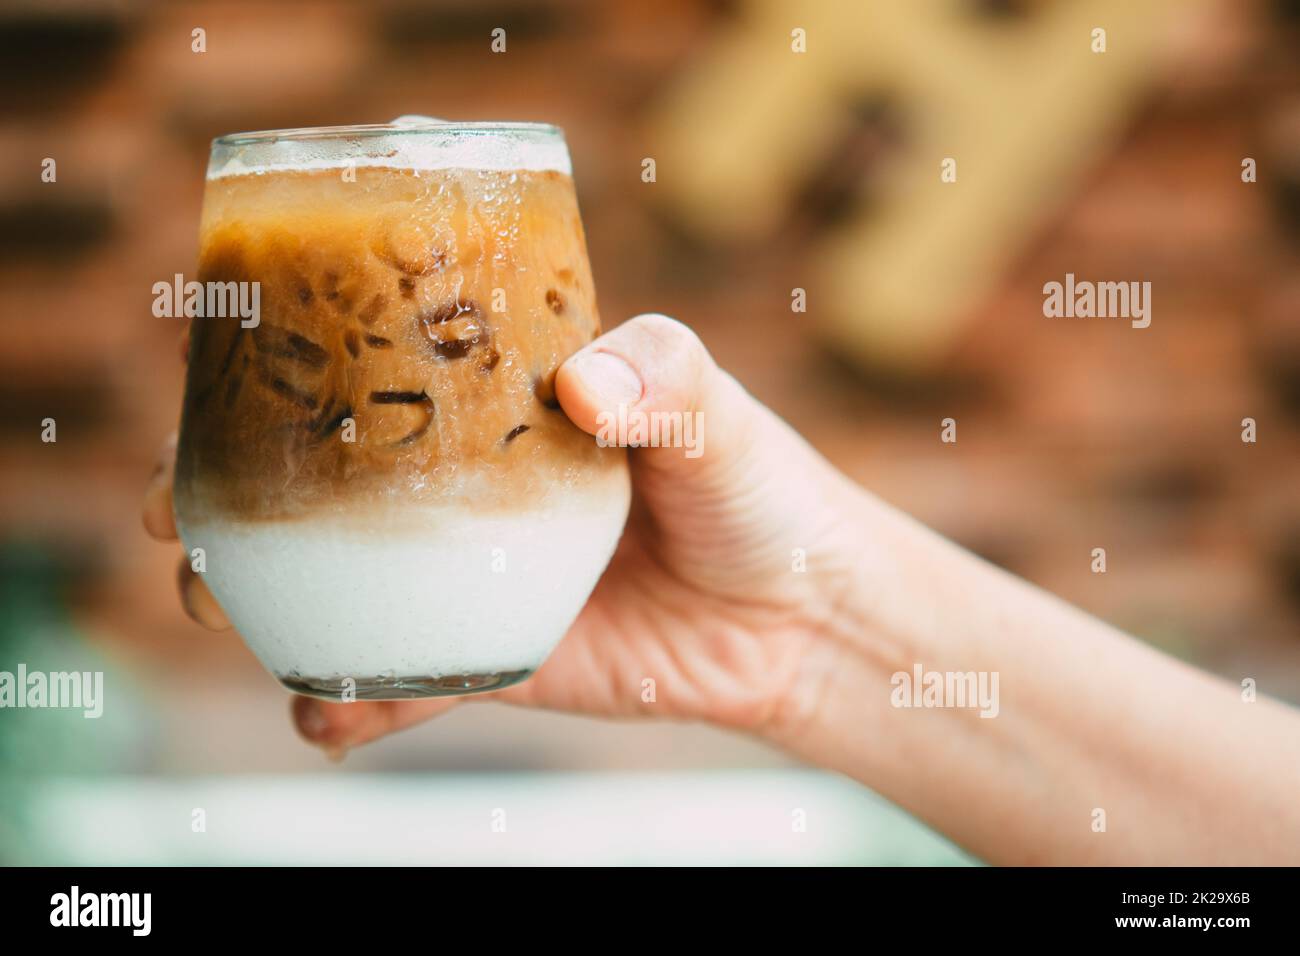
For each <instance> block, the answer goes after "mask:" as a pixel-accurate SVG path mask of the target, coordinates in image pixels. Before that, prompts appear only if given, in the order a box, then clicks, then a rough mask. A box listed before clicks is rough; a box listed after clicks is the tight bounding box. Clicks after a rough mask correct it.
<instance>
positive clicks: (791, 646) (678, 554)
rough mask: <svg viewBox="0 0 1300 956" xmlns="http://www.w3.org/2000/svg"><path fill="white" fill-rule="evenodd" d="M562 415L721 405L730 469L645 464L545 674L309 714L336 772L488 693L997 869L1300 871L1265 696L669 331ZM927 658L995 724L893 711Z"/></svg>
mask: <svg viewBox="0 0 1300 956" xmlns="http://www.w3.org/2000/svg"><path fill="white" fill-rule="evenodd" d="M556 394H557V396H558V398H559V400H560V403H561V405H562V406H563V408H564V411H565V413H566V414H567V415H568V416H569V418H570V419H572V420H573V422H574V423H575V424H576V425H577V426H578V427H579V428H582V429H583V430H584V431H587V432H589V433H592V434H594V433H595V432H596V430H597V415H598V414H599V413H600V412H601V410H609V411H615V410H616V409H617V408H618V405H619V403H620V402H626V403H628V404H629V405H630V406H631V407H632V408H634V409H637V410H640V411H646V412H649V411H700V412H702V413H703V415H704V436H705V443H704V453H703V454H702V455H701V456H699V457H697V458H689V457H687V456H686V455H684V454H683V451H682V449H680V448H642V449H633V450H632V451H631V452H630V453H629V455H630V463H631V468H632V478H633V488H634V496H633V505H632V514H631V517H630V519H629V521H628V527H627V530H626V532H625V534H624V537H623V540H622V542H621V543H620V545H619V548H618V552H617V553H616V555H615V557H614V559H613V561H612V563H611V564H610V566H609V569H608V570H607V571H606V573H605V575H604V577H603V578H602V579H601V581H600V583H599V584H598V585H597V587H596V590H595V592H594V593H593V594H592V596H591V599H590V601H589V602H588V603H587V606H586V608H585V609H584V610H583V612H582V614H581V615H580V616H579V618H578V620H577V622H576V623H575V624H574V625H573V628H572V630H571V631H570V632H569V634H568V635H567V636H566V637H565V639H564V640H563V642H561V644H560V646H559V647H558V648H557V649H556V651H555V652H554V654H552V656H551V658H550V659H549V660H548V661H547V662H546V664H545V665H544V666H543V667H542V668H541V669H540V670H539V671H538V672H537V673H536V674H535V675H534V676H533V677H532V678H531V679H529V680H528V681H526V682H524V683H522V684H519V685H516V686H514V687H511V688H508V689H506V690H503V691H499V692H496V693H491V694H484V695H476V696H472V697H464V698H442V699H436V700H423V701H386V702H355V703H346V704H345V703H338V704H335V703H329V702H325V701H320V700H315V699H311V698H306V697H295V698H294V699H293V702H292V708H291V709H292V715H293V720H294V722H295V724H296V726H297V728H298V730H299V732H300V733H301V734H302V735H303V736H304V737H305V738H306V739H307V740H309V741H311V742H312V743H314V744H317V745H319V746H321V747H322V748H324V749H325V750H326V751H328V752H331V753H334V754H338V753H342V752H345V751H346V750H347V749H348V748H352V747H357V746H360V745H362V744H365V743H367V742H369V741H371V740H374V739H376V738H378V737H382V736H384V735H386V734H390V733H393V732H395V731H398V730H401V729H403V728H405V727H409V726H411V725H413V724H417V723H420V722H422V721H425V720H428V719H430V718H433V717H436V716H438V715H439V714H442V713H445V712H446V711H448V710H449V709H451V708H452V707H458V706H464V705H467V704H473V703H474V702H475V701H479V700H495V701H502V702H505V703H509V704H517V705H521V706H525V707H544V708H549V709H554V710H562V711H569V712H573V713H581V714H587V715H591V716H595V717H627V718H631V717H643V718H660V719H665V718H666V719H673V720H692V721H704V722H708V723H712V724H716V725H719V726H722V727H727V728H730V729H733V730H738V731H741V732H744V733H748V734H752V735H754V736H756V737H758V738H760V739H762V740H765V741H767V742H769V743H771V744H772V745H774V746H776V747H780V748H782V749H784V750H786V751H787V752H789V753H791V754H793V755H795V756H796V757H798V758H800V759H801V760H803V761H805V762H807V763H809V764H812V765H816V766H820V767H826V768H830V769H832V770H836V771H839V772H841V773H844V774H847V775H848V776H850V777H853V778H854V779H856V780H859V781H861V782H862V783H864V784H866V785H867V786H870V787H872V788H873V789H875V790H876V791H878V792H880V793H881V794H883V795H885V796H886V797H888V798H890V799H891V800H893V801H894V802H896V803H898V804H899V805H900V806H902V807H904V808H906V809H907V810H909V811H911V812H912V813H913V814H915V815H916V816H917V817H919V818H920V819H922V820H924V821H926V822H927V823H929V824H930V825H931V826H933V827H934V828H935V829H937V830H939V831H940V832H942V833H944V834H946V835H947V836H949V837H950V838H951V839H952V840H954V841H955V842H956V843H958V844H959V845H961V846H963V847H964V848H966V849H967V850H969V851H970V852H971V853H973V854H974V855H976V856H978V857H980V858H981V859H984V860H987V861H989V862H992V863H999V864H1139V865H1142V864H1173V865H1180V864H1210V865H1215V864H1292V865H1294V864H1300V712H1297V711H1296V710H1295V709H1293V708H1290V707H1287V706H1285V705H1283V704H1281V703H1278V702H1275V701H1271V700H1269V699H1267V698H1266V697H1264V696H1260V697H1259V698H1258V699H1257V700H1254V701H1246V700H1243V694H1242V691H1241V688H1240V687H1238V686H1236V685H1235V684H1230V683H1227V682H1225V681H1222V680H1220V679H1218V678H1215V677H1212V676H1210V675H1208V674H1205V673H1202V672H1200V671H1197V670H1196V669H1194V668H1192V667H1190V666H1188V665H1185V664H1183V663H1181V662H1178V661H1176V660H1173V659H1171V658H1168V657H1166V656H1164V655H1162V654H1160V653H1158V652H1157V651H1155V650H1153V649H1151V648H1149V647H1147V646H1146V645H1144V644H1142V643H1140V642H1139V641H1137V640H1134V639H1133V638H1131V637H1129V636H1127V635H1125V634H1123V633H1121V632H1119V631H1117V630H1116V629H1114V628H1112V627H1110V626H1109V625H1107V624H1105V623H1103V622H1101V621H1099V620H1096V619H1095V618H1092V617H1090V616H1088V615H1086V614H1084V613H1083V612H1081V611H1079V610H1077V609H1075V608H1073V607H1071V606H1070V605H1068V604H1066V603H1064V602H1062V601H1060V600H1059V599H1057V598H1055V597H1053V596H1052V595H1050V594H1047V593H1045V592H1043V591H1041V590H1038V589H1037V588H1035V587H1033V586H1032V585H1030V584H1028V583H1026V582H1024V581H1022V580H1019V579H1018V578H1015V577H1013V576H1012V575H1010V574H1007V573H1006V572H1004V571H1001V570H999V569H998V568H995V567H993V566H991V565H989V564H987V563H985V562H983V561H982V560H980V559H979V558H977V557H975V556H973V555H971V554H970V553H968V552H966V551H963V550H962V549H961V548H959V547H957V546H956V545H954V544H952V543H951V542H949V541H947V540H945V539H943V538H942V537H940V536H939V535H937V534H935V533H934V532H932V531H930V530H928V529H926V528H925V527H923V526H921V525H920V524H918V523H916V522H915V521H913V520H912V519H910V518H908V517H907V516H906V515H903V514H901V513H899V512H898V511H895V510H894V509H892V508H890V507H889V506H888V505H886V504H884V503H883V502H881V501H880V500H878V499H877V498H875V497H873V496H872V495H871V494H870V493H868V492H867V491H865V490H864V489H862V488H860V487H858V486H856V485H854V484H853V483H851V482H850V481H848V480H847V479H846V478H845V477H844V476H842V475H841V474H840V473H839V472H837V471H836V470H835V469H834V468H833V467H832V466H831V465H830V464H829V463H828V462H827V461H826V460H825V459H823V458H822V457H821V456H820V455H819V454H818V453H817V452H816V451H814V450H813V449H812V448H811V447H810V446H809V445H807V444H806V443H805V442H804V441H803V440H802V439H801V438H800V437H799V436H798V435H797V434H796V433H795V432H794V431H793V430H791V429H790V428H789V427H788V426H787V425H786V424H785V423H784V422H782V421H781V420H780V419H779V418H777V417H776V416H775V415H774V414H772V413H771V412H770V411H769V410H768V409H766V408H765V407H763V406H762V405H761V404H760V403H758V402H757V401H756V400H755V399H754V398H752V397H751V396H750V395H749V394H748V393H747V392H746V391H745V390H744V389H743V388H742V387H741V386H740V385H739V384H738V383H737V382H736V381H735V379H733V378H732V377H731V376H729V375H727V374H726V373H725V372H723V371H722V370H721V369H719V368H718V367H717V365H716V364H715V363H714V361H713V360H712V358H711V357H710V356H709V354H708V352H707V351H706V350H705V348H704V346H703V345H702V344H701V343H700V341H699V339H698V338H696V336H695V335H694V333H692V332H691V331H690V330H689V329H688V328H686V327H685V326H683V325H681V324H680V323H678V322H675V321H673V320H671V319H668V318H665V317H663V316H657V315H646V316H638V317H636V318H634V319H632V320H630V321H628V322H626V323H624V324H623V325H622V326H619V327H618V328H616V329H614V330H612V331H610V332H608V333H606V334H605V335H604V336H602V337H601V338H599V339H597V340H596V341H595V342H594V343H592V344H591V345H589V346H588V347H587V348H585V349H583V350H582V351H581V352H579V353H577V354H576V355H575V356H573V357H571V358H570V359H569V360H568V361H567V362H566V363H565V364H564V366H562V367H561V369H560V372H559V375H558V376H557V380H556ZM173 451H174V442H169V443H168V445H167V447H166V448H165V450H164V454H163V460H162V463H161V464H160V466H159V470H158V472H157V473H156V474H155V476H154V479H153V481H152V482H151V484H150V487H149V490H148V493H147V495H146V500H145V505H144V523H145V527H146V528H147V529H148V530H149V532H150V533H151V534H152V535H153V536H154V537H156V538H158V539H160V540H174V539H175V537H176V526H175V521H174V519H173V516H172V506H171V463H172V462H171V459H172V456H173ZM800 554H801V555H803V560H802V562H801V561H800V560H799V559H798V555H800ZM797 568H801V569H797ZM180 584H181V594H182V603H183V605H184V606H185V609H186V611H187V612H188V613H189V614H190V615H191V616H192V617H193V618H194V619H195V620H197V621H198V622H199V623H200V624H202V625H204V626H205V627H208V628H210V629H213V630H225V629H227V628H228V627H229V623H228V622H227V621H226V618H225V615H224V614H223V613H222V611H221V608H220V607H219V606H218V605H217V603H216V601H215V600H214V599H213V598H212V596H211V594H210V593H209V592H208V591H207V588H206V587H205V586H204V584H203V582H202V580H201V578H199V577H198V576H196V575H195V574H194V573H193V572H191V571H190V570H189V566H188V564H186V563H185V562H182V563H181V571H180ZM918 662H919V663H920V664H921V665H922V666H923V667H924V668H925V670H927V671H962V672H965V671H989V672H993V671H996V672H997V673H998V675H999V691H1000V706H999V711H998V714H997V716H996V717H993V718H991V719H986V718H981V717H980V716H979V711H978V709H973V708H901V707H896V706H894V703H893V702H891V695H892V691H893V689H894V688H893V685H892V684H891V677H892V675H894V674H896V673H898V672H906V673H909V674H910V673H912V671H913V666H914V665H915V664H916V663H918ZM647 678H650V679H653V681H654V682H655V695H654V697H655V699H654V701H653V702H647V701H646V700H644V699H643V687H644V684H643V682H644V681H645V680H646V679H647ZM1098 810H1101V811H1104V814H1105V818H1104V819H1105V829H1104V832H1099V831H1098V829H1097V825H1098V824H1097V821H1098V820H1099V819H1100V818H1099V816H1098V815H1097V812H1096V811H1098Z"/></svg>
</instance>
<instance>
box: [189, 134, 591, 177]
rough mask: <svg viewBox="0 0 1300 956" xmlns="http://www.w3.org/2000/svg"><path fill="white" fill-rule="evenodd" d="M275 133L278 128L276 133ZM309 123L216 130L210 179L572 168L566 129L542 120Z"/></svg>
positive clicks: (567, 170) (568, 171) (564, 170)
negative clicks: (227, 132)
mask: <svg viewBox="0 0 1300 956" xmlns="http://www.w3.org/2000/svg"><path fill="white" fill-rule="evenodd" d="M276 132H281V133H282V135H279V136H277V135H274V134H275V133H276ZM308 132H313V131H307V130H283V131H274V130H272V131H268V132H265V133H248V134H236V135H234V136H230V137H221V138H220V139H217V140H215V141H214V143H213V150H212V157H211V160H210V162H209V164H208V179H221V178H223V177H226V176H246V175H256V174H261V173H268V172H277V171H296V172H301V171H305V170H321V169H344V168H346V167H381V168H386V169H410V170H421V171H422V170H437V169H481V170H531V171H536V172H547V171H554V172H559V173H564V174H565V175H572V173H573V167H572V164H571V163H570V160H569V148H568V146H567V145H566V144H565V142H564V134H563V133H562V132H561V131H560V130H559V129H557V128H555V127H553V126H547V125H545V124H542V123H440V122H434V121H430V122H429V123H428V124H427V125H406V126H403V125H401V124H399V125H393V124H389V125H388V126H383V127H356V128H354V131H353V134H352V135H349V134H348V132H347V131H346V129H345V128H340V130H339V131H338V132H337V134H334V133H333V132H332V131H323V130H322V131H315V132H316V133H318V134H319V133H325V132H330V135H327V136H322V135H314V136H304V135H303V134H304V133H308Z"/></svg>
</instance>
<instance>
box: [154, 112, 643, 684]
mask: <svg viewBox="0 0 1300 956" xmlns="http://www.w3.org/2000/svg"><path fill="white" fill-rule="evenodd" d="M568 163H569V160H568V153H567V149H566V148H565V145H564V141H563V138H562V135H561V134H560V132H559V131H558V130H556V129H554V128H552V127H546V126H533V125H510V126H503V125H488V124H472V125H463V126H462V125H451V124H447V125H438V126H427V127H424V128H404V127H365V128H361V127H354V128H348V129H343V130H299V131H290V132H280V133H274V134H248V135H242V136H234V137H225V138H223V139H220V140H218V141H216V143H214V148H213V156H212V162H211V167H210V169H209V174H208V181H207V191H206V194H205V198H204V207H203V219H202V225H201V240H200V263H199V269H200V274H199V280H200V281H202V282H205V283H207V282H223V283H225V282H257V283H259V284H260V316H259V318H258V321H257V322H256V324H253V323H248V322H241V321H240V320H239V319H238V318H229V319H225V318H196V319H194V320H193V323H192V330H191V345H190V357H189V369H188V377H187V383H186V390H185V400H184V409H183V414H182V428H181V438H180V446H179V449H178V456H177V467H176V486H175V496H176V497H175V502H176V514H177V519H178V523H179V525H180V529H181V534H182V538H183V540H184V542H185V546H186V548H187V550H189V551H191V552H192V551H193V549H196V548H201V549H203V554H204V563H205V567H206V569H205V571H204V575H205V581H206V583H207V585H208V587H209V589H210V590H211V591H212V593H213V594H214V596H215V597H216V598H217V600H218V601H219V602H220V603H221V605H222V607H223V608H224V609H225V611H226V613H227V615H228V616H229V617H230V619H231V621H232V622H233V623H234V624H235V626H236V627H237V628H238V629H239V631H240V633H241V634H242V635H243V636H244V638H245V640H246V641H247V642H248V644H249V645H250V646H251V647H252V649H253V651H254V652H255V653H256V654H257V655H258V657H259V658H260V659H261V660H262V662H263V663H264V664H265V665H266V666H267V668H268V669H269V670H270V671H271V672H272V673H274V674H275V675H276V676H277V677H278V678H279V679H280V680H281V681H282V682H283V683H284V684H285V685H286V686H288V687H289V688H291V689H293V690H295V691H298V692H300V693H308V694H315V695H320V696H327V697H331V698H339V697H340V696H347V695H349V694H350V693H354V694H355V696H356V697H357V698H358V699H366V698H372V699H382V698H396V697H411V696H436V695H441V694H453V693H466V692H470V691H475V690H487V689H493V688H496V687H501V686H505V685H506V684H509V683H513V682H515V681H517V680H521V679H523V678H524V677H526V676H527V675H528V674H530V673H531V672H532V671H533V670H534V669H536V668H537V667H538V666H539V665H540V664H541V662H542V661H543V660H544V659H545V658H546V656H547V654H548V653H549V652H550V650H551V649H552V648H553V647H554V646H555V644H556V643H557V642H558V641H559V639H560V638H561V637H562V636H563V634H564V632H565V631H566V630H567V629H568V627H569V625H570V624H571V623H572V621H573V619H574V618H575V616H576V615H577V613H578V611H579V610H580V609H581V607H582V605H583V604H584V602H585V601H586V599H587V597H588V595H589V594H590V592H591V589H592V587H593V586H594V584H595V582H596V579H597V578H598V577H599V575H600V574H601V572H602V571H603V570H604V568H605V565H606V564H607V562H608V561H609V558H610V555H611V554H612V552H613V550H614V546H615V544H616V542H617V539H618V537H619V535H620V533H621V530H622V526H623V522H624V520H625V518H626V515H627V507H628V493H629V492H628V477H627V467H626V461H625V458H624V453H623V452H622V451H621V450H618V449H611V448H601V447H598V446H597V444H596V443H595V441H594V440H593V439H592V438H591V437H590V436H588V435H586V434H584V433H582V432H581V431H579V430H578V429H577V428H576V427H574V426H573V425H572V424H571V423H570V422H569V420H568V419H567V417H566V416H565V415H564V413H563V411H561V410H560V408H559V404H558V402H557V401H556V398H555V372H556V369H557V368H558V367H559V365H560V364H561V363H562V362H563V360H564V359H565V358H566V357H567V356H569V355H570V354H572V353H573V352H574V351H576V350H577V349H579V348H581V347H582V346H583V345H585V344H586V343H587V342H589V341H591V340H592V338H593V337H595V336H596V335H597V334H598V333H599V331H600V319H599V316H598V315H597V312H596V300H595V292H594V288H593V285H592V278H591V271H590V267H589V265H588V262H587V253H586V247H585V242H584V237H583V229H582V223H581V220H580V219H579V215H578V207H577V201H576V198H575V195H574V189H573V182H572V179H571V178H570V173H569V165H568Z"/></svg>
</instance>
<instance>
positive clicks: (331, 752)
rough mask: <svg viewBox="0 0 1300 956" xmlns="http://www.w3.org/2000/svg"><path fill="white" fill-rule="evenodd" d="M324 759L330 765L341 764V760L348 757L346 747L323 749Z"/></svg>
mask: <svg viewBox="0 0 1300 956" xmlns="http://www.w3.org/2000/svg"><path fill="white" fill-rule="evenodd" d="M323 749H324V751H325V759H327V760H328V761H329V762H330V763H342V762H343V758H344V757H346V756H347V755H348V748H347V747H325V748H323Z"/></svg>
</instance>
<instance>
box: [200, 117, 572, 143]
mask: <svg viewBox="0 0 1300 956" xmlns="http://www.w3.org/2000/svg"><path fill="white" fill-rule="evenodd" d="M480 133H482V134H500V133H505V134H509V133H518V134H526V133H535V134H543V135H546V136H560V137H563V135H564V130H563V129H561V128H560V127H558V126H554V125H552V124H550V123H531V122H514V121H504V122H460V121H450V122H436V123H361V124H358V125H355V126H300V127H291V128H288V129H264V130H252V131H249V132H243V133H226V134H224V135H222V136H218V137H216V138H215V139H213V140H212V145H213V147H214V148H215V147H218V146H249V145H253V144H257V143H264V144H266V143H277V142H281V141H287V142H312V141H315V140H350V139H365V138H370V137H380V136H408V135H425V136H427V135H430V134H432V135H442V134H446V135H449V136H464V135H471V136H472V135H475V134H480Z"/></svg>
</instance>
